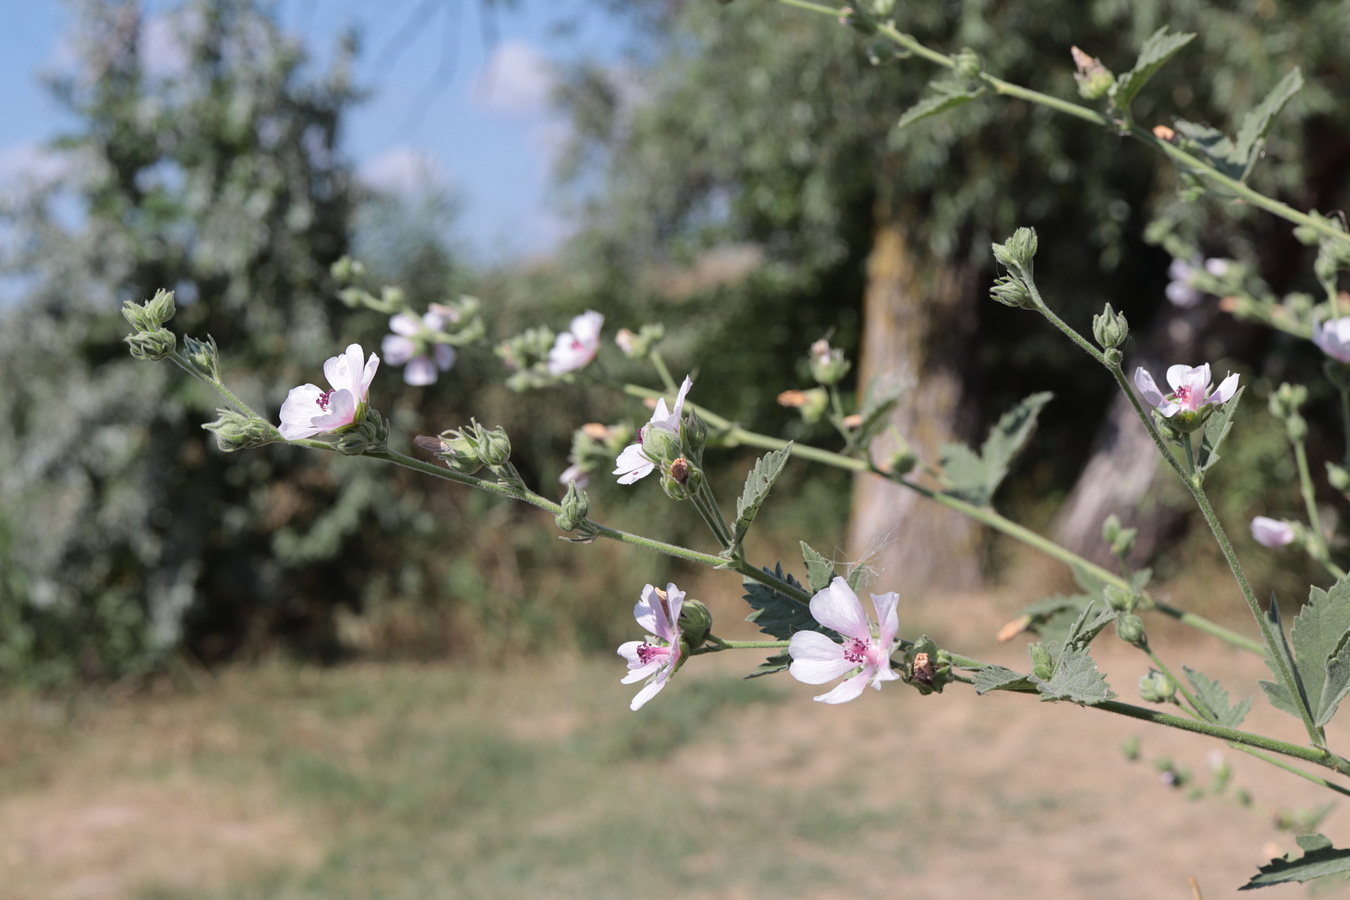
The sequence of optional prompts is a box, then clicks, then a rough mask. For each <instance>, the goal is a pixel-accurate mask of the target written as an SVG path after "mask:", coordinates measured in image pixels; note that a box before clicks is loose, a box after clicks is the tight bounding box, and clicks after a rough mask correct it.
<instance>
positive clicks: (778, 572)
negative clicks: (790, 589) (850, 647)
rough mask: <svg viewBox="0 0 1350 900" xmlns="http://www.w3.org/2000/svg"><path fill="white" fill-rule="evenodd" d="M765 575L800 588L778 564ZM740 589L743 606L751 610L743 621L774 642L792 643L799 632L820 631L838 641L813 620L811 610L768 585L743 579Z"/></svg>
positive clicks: (832, 634) (834, 635)
mask: <svg viewBox="0 0 1350 900" xmlns="http://www.w3.org/2000/svg"><path fill="white" fill-rule="evenodd" d="M764 571H765V572H768V573H769V574H771V575H773V576H775V577H777V578H779V579H781V580H782V581H786V582H787V583H788V584H790V585H792V586H794V587H801V582H799V581H797V579H795V578H793V577H792V576H791V575H788V574H787V573H785V572H784V571H783V564H782V563H778V564H777V566H775V567H774V569H772V570H770V569H769V568H768V567H767V566H766V567H765V568H764ZM742 585H743V586H744V587H745V602H746V603H749V604H750V607H751V613H750V615H748V616H746V617H745V620H746V621H747V622H753V623H755V624H756V625H758V626H759V628H760V630H761V631H763V632H764V633H765V634H768V635H771V636H772V637H773V638H774V639H775V640H779V641H787V640H791V639H792V636H793V635H794V634H796V633H797V632H799V631H819V632H821V633H822V634H825V635H828V636H830V637H832V638H835V637H838V635H837V634H835V633H834V632H833V631H831V630H830V629H828V628H826V627H824V626H823V625H821V624H820V623H819V622H817V621H816V620H815V619H814V618H812V616H811V609H810V607H808V606H807V605H806V604H805V603H803V602H802V601H800V600H798V599H797V598H795V597H789V596H788V595H787V594H784V593H782V592H781V591H777V590H774V589H773V588H771V587H769V586H768V585H767V584H762V583H760V582H758V581H752V580H751V579H749V578H747V579H745V580H744V581H743V582H742Z"/></svg>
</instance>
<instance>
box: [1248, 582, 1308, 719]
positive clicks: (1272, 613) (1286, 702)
mask: <svg viewBox="0 0 1350 900" xmlns="http://www.w3.org/2000/svg"><path fill="white" fill-rule="evenodd" d="M1266 621H1267V622H1269V623H1270V626H1271V630H1272V631H1273V632H1274V633H1275V637H1276V640H1275V641H1274V646H1273V647H1271V648H1270V650H1269V652H1270V653H1271V654H1273V655H1276V656H1278V657H1279V658H1280V659H1281V660H1283V662H1284V667H1285V668H1286V669H1288V671H1290V672H1292V673H1293V675H1294V686H1295V688H1296V691H1295V692H1293V693H1291V692H1290V691H1289V689H1288V688H1286V687H1285V686H1284V683H1283V680H1282V679H1280V666H1279V665H1278V664H1277V663H1276V661H1275V660H1274V659H1271V658H1270V656H1267V657H1266V667H1267V668H1269V669H1270V671H1271V672H1272V673H1273V674H1274V675H1275V678H1276V679H1277V680H1275V681H1262V682H1260V685H1261V690H1263V691H1265V692H1266V698H1267V699H1268V700H1270V705H1271V706H1273V707H1275V708H1276V709H1281V710H1284V711H1285V712H1287V713H1289V715H1291V716H1293V717H1294V718H1296V719H1302V718H1304V717H1305V713H1306V718H1308V719H1311V718H1312V717H1313V715H1312V710H1311V709H1310V708H1309V706H1308V698H1307V692H1306V691H1305V690H1304V688H1303V684H1302V681H1301V679H1300V677H1299V670H1298V667H1297V666H1295V665H1294V654H1293V653H1292V652H1291V651H1290V649H1289V641H1288V639H1287V638H1286V637H1285V634H1284V625H1283V624H1282V623H1281V621H1280V604H1279V603H1277V602H1276V601H1275V595H1274V594H1272V595H1271V597H1270V606H1269V607H1268V608H1267V610H1266Z"/></svg>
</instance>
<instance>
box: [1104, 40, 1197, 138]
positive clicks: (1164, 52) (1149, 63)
mask: <svg viewBox="0 0 1350 900" xmlns="http://www.w3.org/2000/svg"><path fill="white" fill-rule="evenodd" d="M1194 39H1195V35H1194V34H1168V33H1167V26H1166V25H1164V26H1163V27H1161V28H1159V29H1158V30H1157V31H1155V32H1153V34H1152V35H1150V36H1149V39H1148V40H1146V41H1144V46H1143V47H1142V48H1141V49H1140V50H1139V57H1138V59H1136V60H1135V62H1134V68H1132V69H1130V71H1128V72H1125V73H1123V74H1122V75H1121V76H1120V77H1119V78H1117V79H1116V83H1115V84H1114V85H1112V86H1111V105H1112V106H1114V107H1115V108H1116V109H1117V110H1119V111H1120V112H1121V114H1122V115H1124V116H1126V117H1127V118H1128V117H1129V115H1130V104H1132V103H1134V98H1135V97H1136V96H1138V94H1139V91H1140V90H1142V89H1143V87H1144V85H1145V84H1147V83H1148V80H1149V79H1150V78H1152V77H1153V75H1154V73H1156V72H1157V71H1158V70H1159V69H1160V68H1162V66H1163V63H1165V62H1167V61H1168V60H1169V59H1171V58H1172V54H1174V53H1176V52H1177V51H1178V50H1180V49H1181V48H1182V47H1184V46H1186V45H1187V44H1189V43H1190V42H1191V41H1192V40H1194Z"/></svg>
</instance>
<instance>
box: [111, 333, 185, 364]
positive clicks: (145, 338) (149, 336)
mask: <svg viewBox="0 0 1350 900" xmlns="http://www.w3.org/2000/svg"><path fill="white" fill-rule="evenodd" d="M122 340H124V341H126V342H127V345H128V346H129V347H131V355H132V357H133V358H135V359H144V360H156V359H164V358H165V357H166V356H172V355H173V351H174V350H175V349H176V348H177V347H178V339H177V338H176V337H174V335H173V332H171V331H169V330H168V329H167V328H156V329H153V330H151V331H138V332H136V333H135V334H129V335H127V336H126V337H124V338H123V339H122Z"/></svg>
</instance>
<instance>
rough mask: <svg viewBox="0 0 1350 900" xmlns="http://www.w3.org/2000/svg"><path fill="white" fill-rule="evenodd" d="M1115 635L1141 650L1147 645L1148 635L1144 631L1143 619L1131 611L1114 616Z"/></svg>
mask: <svg viewBox="0 0 1350 900" xmlns="http://www.w3.org/2000/svg"><path fill="white" fill-rule="evenodd" d="M1116 637H1118V638H1120V639H1121V640H1122V641H1124V642H1125V643H1127V644H1129V645H1131V646H1134V647H1138V648H1140V649H1141V650H1142V649H1145V648H1147V647H1148V635H1147V634H1145V633H1144V620H1143V619H1141V618H1139V617H1138V616H1136V615H1135V614H1134V613H1131V612H1123V613H1121V614H1120V615H1118V616H1116Z"/></svg>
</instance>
